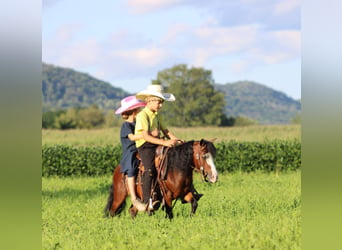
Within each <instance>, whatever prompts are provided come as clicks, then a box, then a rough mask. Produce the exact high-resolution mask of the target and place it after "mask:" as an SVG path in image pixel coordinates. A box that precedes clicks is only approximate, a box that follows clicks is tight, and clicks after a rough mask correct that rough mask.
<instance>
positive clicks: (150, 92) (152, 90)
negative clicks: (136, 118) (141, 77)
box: [135, 84, 176, 102]
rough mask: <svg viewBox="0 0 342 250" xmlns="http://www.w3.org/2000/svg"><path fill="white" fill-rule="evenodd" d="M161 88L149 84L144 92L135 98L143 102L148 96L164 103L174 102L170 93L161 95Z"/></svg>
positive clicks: (173, 97)
mask: <svg viewBox="0 0 342 250" xmlns="http://www.w3.org/2000/svg"><path fill="white" fill-rule="evenodd" d="M162 92H163V87H162V86H161V85H157V84H151V85H149V86H148V87H147V89H146V90H143V91H140V92H138V93H137V94H136V95H135V97H136V98H137V99H140V100H145V99H146V97H148V96H156V97H159V98H161V99H163V100H165V101H169V102H173V101H175V100H176V98H175V96H174V95H173V94H170V93H162Z"/></svg>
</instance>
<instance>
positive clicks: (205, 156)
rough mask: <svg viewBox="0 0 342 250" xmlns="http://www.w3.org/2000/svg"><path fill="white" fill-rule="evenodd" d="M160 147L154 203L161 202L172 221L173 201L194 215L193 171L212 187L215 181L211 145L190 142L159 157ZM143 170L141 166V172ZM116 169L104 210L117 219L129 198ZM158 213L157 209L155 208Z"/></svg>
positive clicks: (207, 142) (212, 148)
mask: <svg viewBox="0 0 342 250" xmlns="http://www.w3.org/2000/svg"><path fill="white" fill-rule="evenodd" d="M160 151H161V149H160V147H158V148H157V154H156V155H157V156H156V160H155V162H156V166H157V178H156V180H157V181H156V183H155V185H153V186H154V191H155V193H156V197H155V199H158V200H159V201H162V202H163V207H164V208H165V211H166V215H167V217H168V218H170V219H172V217H173V213H172V201H173V200H176V199H181V200H182V202H183V203H191V215H192V214H194V213H195V212H196V209H197V206H198V203H197V200H196V199H195V195H194V187H193V173H192V171H193V170H196V171H198V172H199V173H200V174H201V176H202V179H203V180H205V181H209V182H212V183H215V182H216V181H217V178H218V174H217V170H216V167H215V164H214V157H215V155H216V149H215V146H214V144H213V143H212V142H211V141H206V140H203V139H202V140H201V141H189V142H185V143H183V144H181V145H178V146H176V147H172V148H164V152H165V153H164V155H163V157H161V154H160ZM141 168H143V167H142V166H140V169H141ZM120 170H121V166H120V165H118V166H117V167H116V168H115V170H114V174H113V178H112V185H111V188H110V193H109V197H108V202H107V205H106V207H105V210H104V212H105V215H106V216H108V215H111V216H114V215H118V214H120V213H121V212H122V210H123V208H124V207H125V200H126V197H127V196H128V188H127V183H126V182H127V181H126V178H125V176H124V174H122V173H120ZM137 196H138V197H140V198H141V197H142V187H141V174H140V173H139V175H138V178H137ZM156 209H158V208H156ZM129 212H130V214H131V216H132V217H133V218H134V217H135V216H136V214H137V212H138V210H137V209H136V208H135V207H134V206H133V205H132V206H131V207H130V209H129Z"/></svg>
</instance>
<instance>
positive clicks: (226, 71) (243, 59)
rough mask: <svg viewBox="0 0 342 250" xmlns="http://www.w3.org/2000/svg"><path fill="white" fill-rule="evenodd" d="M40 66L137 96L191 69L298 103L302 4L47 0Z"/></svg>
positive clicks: (291, 0)
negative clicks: (180, 69) (164, 75)
mask: <svg viewBox="0 0 342 250" xmlns="http://www.w3.org/2000/svg"><path fill="white" fill-rule="evenodd" d="M42 3H43V8H42V61H43V62H45V63H48V64H53V65H55V66H59V67H66V68H72V69H74V70H76V71H79V72H83V73H88V74H89V75H91V76H93V77H96V78H98V79H99V80H103V81H106V82H109V83H110V84H111V85H113V86H115V87H120V88H122V89H124V90H126V91H128V92H130V93H136V92H138V91H141V90H143V89H146V87H147V86H148V85H149V84H150V83H151V80H154V79H156V78H157V74H158V72H159V71H162V70H165V69H169V68H172V67H173V66H175V65H177V64H186V65H188V68H191V67H202V68H204V69H206V70H211V72H212V76H213V79H214V81H215V83H219V84H226V83H233V82H237V81H245V80H247V81H254V82H257V83H260V84H263V85H265V86H267V87H270V88H272V89H274V90H277V91H281V92H283V93H285V94H286V95H288V96H289V97H291V98H294V99H300V98H301V11H300V10H301V8H300V7H301V6H300V1H299V0H227V1H225V0H211V1H208V0H163V1H160V0H115V1H113V0H98V1H80V0H72V1H68V0H43V1H42Z"/></svg>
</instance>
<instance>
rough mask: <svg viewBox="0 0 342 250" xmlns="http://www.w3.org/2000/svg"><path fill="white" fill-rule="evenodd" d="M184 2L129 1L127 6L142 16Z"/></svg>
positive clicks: (180, 0)
mask: <svg viewBox="0 0 342 250" xmlns="http://www.w3.org/2000/svg"><path fill="white" fill-rule="evenodd" d="M183 2H186V0H185V1H184V0H163V1H160V0H128V1H127V4H128V7H129V8H131V9H132V10H133V12H134V13H138V14H141V13H147V12H152V11H157V10H161V9H165V8H168V7H171V6H175V5H178V4H181V3H183Z"/></svg>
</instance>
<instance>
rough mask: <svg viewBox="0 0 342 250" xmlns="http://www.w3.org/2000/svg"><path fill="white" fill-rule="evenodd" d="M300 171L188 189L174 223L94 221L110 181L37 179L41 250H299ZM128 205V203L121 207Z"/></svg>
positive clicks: (227, 178) (160, 216)
mask: <svg viewBox="0 0 342 250" xmlns="http://www.w3.org/2000/svg"><path fill="white" fill-rule="evenodd" d="M300 176H301V173H300V171H297V172H289V173H282V174H280V175H279V176H276V175H274V174H263V173H259V172H256V173H249V174H247V173H233V174H224V175H220V176H219V182H218V183H216V184H208V183H205V182H201V181H200V180H199V179H200V178H199V176H198V175H197V174H196V175H195V177H194V179H195V186H196V188H197V189H198V190H199V191H200V192H202V193H204V196H203V197H202V199H201V200H200V201H199V206H198V209H197V212H196V214H195V216H193V217H192V218H191V217H189V213H190V204H181V202H177V203H176V205H175V207H174V216H175V217H174V219H173V220H172V221H169V220H168V219H165V218H164V217H165V213H164V211H162V210H158V211H157V212H156V214H155V215H153V216H148V215H146V214H144V213H139V214H138V216H137V218H136V219H135V220H132V219H131V217H130V215H129V214H128V212H127V208H128V207H126V209H125V210H124V212H123V214H122V215H121V216H120V217H114V218H102V210H103V208H104V206H105V204H106V200H107V196H108V187H109V185H110V181H111V176H103V177H82V178H57V177H54V178H43V179H42V247H43V249H59V248H60V249H250V248H254V249H300V242H301V213H300V211H301V193H300V190H301V183H300V180H301V178H300ZM128 204H129V202H128Z"/></svg>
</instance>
